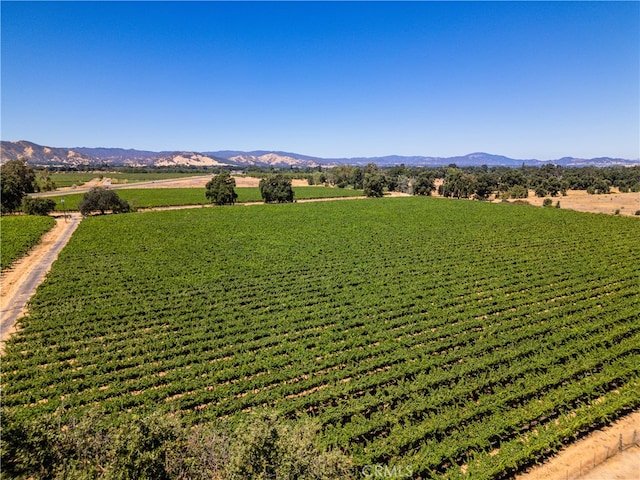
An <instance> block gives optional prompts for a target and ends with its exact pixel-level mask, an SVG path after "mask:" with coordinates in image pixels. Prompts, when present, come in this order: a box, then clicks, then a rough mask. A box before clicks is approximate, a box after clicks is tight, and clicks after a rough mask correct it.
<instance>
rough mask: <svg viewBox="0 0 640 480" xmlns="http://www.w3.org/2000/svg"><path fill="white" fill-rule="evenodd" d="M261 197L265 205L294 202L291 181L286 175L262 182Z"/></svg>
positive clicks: (271, 177) (272, 177) (275, 176)
mask: <svg viewBox="0 0 640 480" xmlns="http://www.w3.org/2000/svg"><path fill="white" fill-rule="evenodd" d="M259 187H260V195H262V199H263V200H264V201H265V203H289V202H293V188H291V180H290V179H288V178H286V177H285V176H284V175H272V176H270V177H267V178H263V179H262V180H260V184H259Z"/></svg>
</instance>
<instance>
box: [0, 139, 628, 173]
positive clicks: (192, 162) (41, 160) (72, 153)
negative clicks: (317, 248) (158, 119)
mask: <svg viewBox="0 0 640 480" xmlns="http://www.w3.org/2000/svg"><path fill="white" fill-rule="evenodd" d="M17 158H26V159H27V162H28V163H29V164H31V165H41V166H81V165H82V166H90V165H93V166H96V167H108V166H114V167H115V166H137V167H154V166H155V167H170V166H194V167H215V166H233V167H239V168H244V167H249V166H257V167H276V168H308V167H311V168H315V167H318V166H326V167H330V166H336V165H360V166H363V165H366V164H367V163H375V164H377V165H379V166H393V165H402V164H404V165H407V166H423V167H438V166H446V165H450V164H455V165H457V166H460V167H464V166H481V165H487V166H489V167H496V166H504V167H519V166H521V165H523V164H524V165H528V166H540V165H545V164H549V163H552V164H555V165H562V166H565V167H584V166H596V167H610V166H616V165H621V166H631V165H640V160H627V159H623V158H609V157H601V158H590V159H585V158H574V157H564V158H559V159H557V160H549V161H542V160H536V159H526V160H521V159H514V158H509V157H505V156H502V155H493V154H490V153H483V152H476V153H470V154H468V155H463V156H458V157H424V156H399V155H390V156H384V157H354V158H319V157H312V156H309V155H301V154H298V153H291V152H281V151H272V150H257V151H250V152H244V151H240V150H220V151H213V152H191V151H173V152H168V151H167V152H152V151H147V150H133V149H122V148H87V147H74V148H58V147H46V146H42V145H38V144H35V143H33V142H28V141H24V140H22V141H19V142H6V141H2V142H1V149H0V160H1V162H2V163H4V162H6V161H8V160H15V159H17Z"/></svg>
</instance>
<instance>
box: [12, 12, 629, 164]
mask: <svg viewBox="0 0 640 480" xmlns="http://www.w3.org/2000/svg"><path fill="white" fill-rule="evenodd" d="M1 8H2V65H1V70H2V139H3V140H23V139H24V140H30V141H33V142H36V143H39V144H44V145H49V146H56V147H75V146H87V147H98V146H105V147H122V148H137V149H147V150H196V151H212V150H222V149H238V150H252V149H274V150H285V151H292V152H297V153H303V154H308V155H313V156H320V157H353V156H379V155H389V154H398V155H432V156H452V155H463V154H466V153H470V152H476V151H484V152H489V153H496V154H502V155H507V156H510V157H514V158H520V159H526V158H539V159H556V158H560V157H563V156H577V157H589V158H590V157H597V156H611V157H624V158H631V159H638V158H640V151H639V150H640V3H639V2H636V1H632V2H602V3H600V2H408V3H400V2H389V3H382V2H353V3H339V2H326V3H325V2H321V3H308V2H301V3H297V2H281V3H271V2H257V3H249V2H232V3H218V2H188V3H187V2H175V3H174V2H139V3H137V2H104V3H103V2H49V3H39V2H7V1H2V4H1Z"/></svg>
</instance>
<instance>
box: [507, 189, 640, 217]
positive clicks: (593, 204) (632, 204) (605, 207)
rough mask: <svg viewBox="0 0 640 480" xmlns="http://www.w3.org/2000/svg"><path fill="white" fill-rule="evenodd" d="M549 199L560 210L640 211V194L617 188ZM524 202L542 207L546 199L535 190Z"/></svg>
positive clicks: (571, 192) (620, 212) (571, 193)
mask: <svg viewBox="0 0 640 480" xmlns="http://www.w3.org/2000/svg"><path fill="white" fill-rule="evenodd" d="M548 198H551V200H552V202H553V205H554V206H555V205H556V202H560V208H566V209H569V210H576V211H578V212H592V213H607V214H610V215H616V211H618V213H617V214H618V215H627V216H634V215H635V213H636V212H637V211H638V210H640V192H628V193H620V192H619V191H618V190H617V189H616V188H612V189H611V193H605V194H601V195H589V194H588V193H587V192H586V191H585V190H569V191H568V192H567V195H566V196H558V197H548ZM523 200H525V201H526V202H528V203H530V204H531V205H535V206H538V207H541V206H542V202H543V201H544V198H540V197H536V196H535V193H534V192H533V190H530V191H529V197H528V198H525V199H523ZM497 201H500V200H497ZM511 201H513V200H511Z"/></svg>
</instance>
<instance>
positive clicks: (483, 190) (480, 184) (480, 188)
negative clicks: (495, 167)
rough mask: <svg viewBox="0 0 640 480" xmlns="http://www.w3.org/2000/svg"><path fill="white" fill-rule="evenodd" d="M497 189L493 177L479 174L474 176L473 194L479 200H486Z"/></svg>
mask: <svg viewBox="0 0 640 480" xmlns="http://www.w3.org/2000/svg"><path fill="white" fill-rule="evenodd" d="M497 187H498V184H497V182H496V180H495V178H494V176H493V175H491V174H489V173H480V174H478V175H477V176H476V181H475V194H476V197H477V198H478V199H479V200H487V199H488V198H489V196H491V194H492V193H493V192H494V190H495V189H496V188H497Z"/></svg>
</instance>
